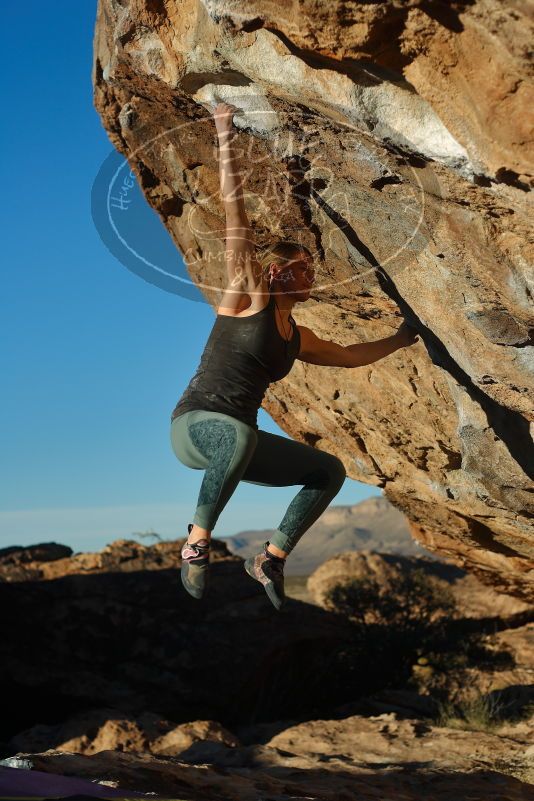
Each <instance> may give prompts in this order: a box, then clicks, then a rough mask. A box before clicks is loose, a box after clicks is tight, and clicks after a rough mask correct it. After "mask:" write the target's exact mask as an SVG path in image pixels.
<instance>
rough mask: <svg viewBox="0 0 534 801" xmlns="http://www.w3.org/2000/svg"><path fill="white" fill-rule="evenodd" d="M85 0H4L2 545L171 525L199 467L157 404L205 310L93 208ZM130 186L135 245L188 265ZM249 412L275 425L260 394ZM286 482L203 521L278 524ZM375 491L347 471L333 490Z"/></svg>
mask: <svg viewBox="0 0 534 801" xmlns="http://www.w3.org/2000/svg"><path fill="white" fill-rule="evenodd" d="M95 10H96V3H94V2H92V1H91V2H88V0H83V2H77V3H71V2H67V1H66V0H61V1H58V2H54V3H40V2H36V0H33V2H30V3H29V5H28V4H26V5H25V6H24V9H22V7H21V6H20V5H18V4H12V3H9V4H6V5H5V6H4V7H3V21H4V27H5V30H8V31H9V37H7V38H6V39H5V41H4V43H3V47H2V51H1V56H0V58H1V59H2V61H3V62H4V63H3V73H2V74H3V75H4V82H3V95H4V97H3V104H2V105H3V110H4V120H3V126H2V134H1V135H2V137H3V139H4V141H3V143H2V144H3V146H2V152H3V154H4V165H3V177H4V181H3V192H2V205H3V209H2V219H3V221H4V234H3V250H4V254H5V262H4V270H3V276H4V277H3V281H2V284H3V286H2V290H3V291H2V300H1V320H2V326H3V333H2V352H1V354H2V373H3V376H4V390H3V393H2V400H3V413H2V416H1V423H0V426H1V429H0V430H1V444H2V463H1V474H0V486H1V488H2V492H1V497H0V547H6V546H8V545H17V544H18V545H29V544H32V543H37V542H44V541H55V542H61V543H64V544H66V545H70V547H72V548H73V549H74V550H75V551H81V550H87V551H94V550H98V549H100V548H102V547H103V546H104V545H105V544H107V543H109V542H111V541H113V540H115V539H118V538H119V537H131V536H132V534H133V532H143V531H147V530H153V531H156V532H158V533H159V534H160V535H161V536H162V537H165V538H172V537H180V536H184V534H185V529H186V524H187V522H189V521H190V520H191V517H192V513H193V511H194V500H195V499H196V497H197V494H198V490H199V488H200V483H201V481H202V476H203V473H202V472H201V471H193V470H189V469H187V468H186V467H185V466H184V465H182V464H181V463H180V462H179V461H178V460H177V459H176V457H175V456H174V454H173V452H172V451H171V448H170V442H169V417H170V413H171V411H172V409H173V407H174V405H175V403H176V401H177V399H178V397H179V396H180V394H181V393H182V391H183V389H184V388H185V386H186V384H187V382H188V381H189V379H190V377H191V376H192V374H193V373H194V371H195V369H196V367H197V364H198V361H199V359H200V355H201V353H202V350H203V347H204V344H205V341H206V339H207V337H208V335H209V331H210V329H211V326H212V325H213V320H214V311H213V310H212V308H211V307H210V306H209V305H208V304H207V303H205V302H204V301H203V299H202V296H201V294H200V293H199V292H198V290H196V289H192V290H191V291H187V292H185V294H187V295H188V297H184V296H183V293H182V294H178V293H176V292H173V291H168V290H165V289H164V288H162V287H161V286H159V285H157V284H156V283H153V282H151V280H150V279H148V280H147V278H146V276H145V277H143V274H142V271H141V275H139V274H136V272H134V271H133V269H131V268H130V269H129V267H128V266H125V264H123V263H122V262H121V260H120V258H117V256H116V255H114V254H113V253H111V252H110V250H109V249H108V247H107V246H106V244H105V243H104V242H103V241H102V232H101V231H99V230H98V227H97V224H95V221H94V219H93V215H92V205H91V196H92V191H93V186H94V184H95V180H96V178H97V175H98V174H99V171H101V168H102V165H104V166H105V165H106V164H110V163H118V160H120V158H119V157H118V156H116V155H113V147H112V145H111V143H110V141H109V139H108V137H107V134H106V132H105V131H104V129H103V127H102V124H101V122H100V119H99V117H98V115H97V113H96V111H95V109H94V106H93V99H92V85H91V67H92V45H93V32H94V21H95ZM137 193H138V195H137V201H138V204H137V205H138V212H139V213H140V215H141V218H142V219H143V228H142V231H143V233H144V234H145V235H146V233H147V232H149V233H150V237H149V239H150V244H149V246H147V248H148V249H147V252H149V253H150V254H151V255H153V254H159V256H160V257H161V258H162V259H163V261H164V263H165V265H167V266H169V268H170V269H174V272H175V274H176V275H180V274H181V275H185V273H184V271H183V270H184V268H183V262H182V260H181V258H180V254H179V252H178V251H177V250H176V249H175V248H174V246H173V245H172V242H171V240H170V237H169V236H168V234H167V232H166V231H165V228H164V227H163V225H162V223H161V222H160V220H159V217H157V215H155V214H154V213H153V212H152V211H151V210H150V209H149V208H148V206H147V205H146V201H144V200H142V198H140V197H139V192H138V190H137ZM141 200H142V202H143V203H144V204H145V207H144V209H142V210H140V208H139V203H140V201H141ZM133 227H134V228H136V226H135V225H134V226H133ZM104 238H105V237H104ZM325 369H327V368H325ZM258 424H259V426H260V428H263V429H264V430H267V431H271V432H274V433H277V434H280V435H283V436H286V435H285V433H284V432H283V431H282V430H281V429H280V428H279V427H278V426H277V425H276V423H274V421H273V420H272V419H271V418H270V417H269V416H268V415H267V414H266V413H265V412H264V411H263V410H261V409H260V412H259V416H258ZM298 489H299V488H298V487H288V488H273V489H268V488H262V487H255V486H253V485H247V484H244V483H241V484H240V485H239V486H238V488H237V490H236V491H235V493H234V495H233V496H232V498H231V500H230V501H229V503H228V505H227V506H226V508H225V510H224V511H223V513H222V514H221V516H220V518H219V522H218V524H217V528H216V530H215V532H214V533H215V535H216V536H231V535H232V534H234V533H237V532H238V531H240V530H243V529H246V528H271V527H272V528H274V527H276V526H277V525H278V523H279V522H280V519H281V517H282V515H283V513H284V510H285V508H286V507H287V505H288V503H289V502H290V500H291V498H292V497H293V495H294V494H295V493H296V492H297V491H298ZM381 494H382V492H381V490H379V489H377V488H375V487H370V486H366V485H363V484H359V483H358V482H355V481H352V480H351V479H348V478H347V480H346V481H345V485H344V487H343V488H342V490H341V492H340V493H339V494H338V496H337V497H336V499H335V501H334V503H335V504H336V505H337V504H351V503H357V502H358V501H359V500H362V499H363V498H365V497H369V496H370V495H381Z"/></svg>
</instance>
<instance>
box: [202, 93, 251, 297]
mask: <svg viewBox="0 0 534 801" xmlns="http://www.w3.org/2000/svg"><path fill="white" fill-rule="evenodd" d="M236 111H238V109H237V108H236V107H235V106H233V105H232V104H230V103H218V104H217V106H216V107H215V109H214V112H213V117H214V120H215V127H216V128H217V136H218V139H219V173H220V181H221V195H222V199H223V203H224V211H225V216H226V248H225V258H226V269H227V273H228V283H227V290H230V291H235V292H236V293H237V295H238V296H239V295H240V294H242V293H244V292H247V293H250V292H252V291H254V290H255V289H256V290H257V289H258V287H259V285H260V282H261V265H260V264H259V262H258V261H257V259H256V243H255V239H254V233H253V231H252V228H251V226H250V223H249V221H248V218H247V214H246V211H245V202H244V199H243V182H244V176H243V175H242V173H241V171H240V169H239V166H238V164H237V158H236V154H235V150H234V144H233V142H234V140H235V138H236V131H235V129H234V128H233V126H232V115H233V114H235V112H236Z"/></svg>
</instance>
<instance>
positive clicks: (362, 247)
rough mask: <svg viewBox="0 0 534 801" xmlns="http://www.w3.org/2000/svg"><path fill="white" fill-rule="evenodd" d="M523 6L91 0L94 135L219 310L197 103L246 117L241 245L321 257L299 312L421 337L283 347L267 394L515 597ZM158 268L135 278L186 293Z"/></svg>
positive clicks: (529, 539) (519, 553) (521, 499)
mask: <svg viewBox="0 0 534 801" xmlns="http://www.w3.org/2000/svg"><path fill="white" fill-rule="evenodd" d="M527 11H528V9H527V5H526V4H525V3H522V2H514V3H513V4H503V3H502V2H499V0H472V1H470V2H455V3H450V4H449V3H438V2H428V0H413V2H410V3H403V2H399V0H383V1H382V2H375V3H357V2H354V3H346V2H341V0H333V2H331V3H328V4H326V3H319V4H318V3H316V2H315V0H302V2H299V3H298V4H297V5H294V6H293V5H288V4H279V5H276V4H273V3H269V4H265V3H263V2H260V0H252V2H247V3H245V2H239V0H237V1H236V2H233V3H231V4H228V3H226V2H223V0H210V2H200V0H185V2H180V3H178V2H176V0H168V2H165V3H163V2H154V1H153V0H131V2H129V3H118V2H116V1H115V0H100V2H99V5H98V12H97V22H96V28H95V39H94V67H93V82H94V102H95V106H96V109H97V111H98V113H99V114H100V116H101V118H102V122H103V125H104V127H105V128H106V130H107V132H108V134H109V137H110V140H111V141H112V143H113V145H114V146H115V147H116V148H117V150H118V151H120V153H122V154H123V155H124V156H126V157H127V159H128V161H129V163H130V165H131V167H132V170H133V172H134V174H135V175H136V176H137V179H138V182H139V184H140V186H141V187H142V190H143V191H144V194H145V196H146V199H147V201H148V203H149V204H150V205H151V206H152V207H153V208H154V209H155V210H156V211H157V212H158V214H159V216H160V218H161V220H162V222H163V224H164V225H165V226H166V228H167V231H168V232H169V234H170V236H171V237H172V240H173V241H174V242H175V243H176V245H177V247H178V248H179V249H180V251H181V252H182V253H183V254H184V258H185V262H186V264H187V268H188V273H189V276H188V277H189V280H190V281H192V282H194V283H195V284H198V285H199V287H200V288H201V290H202V292H203V294H204V297H205V300H206V301H207V302H209V303H210V304H212V305H213V306H214V307H215V306H216V305H217V304H218V301H219V299H220V297H221V291H222V289H223V285H224V283H225V268H224V227H225V226H224V210H223V203H222V200H221V197H220V193H219V178H218V166H219V165H218V159H217V142H216V136H215V128H214V125H213V120H212V119H211V115H210V113H209V111H208V109H209V104H210V102H212V101H213V100H214V99H217V98H220V99H225V100H229V101H230V102H233V103H235V104H236V105H237V106H238V107H239V108H240V109H241V111H240V112H239V113H238V114H236V115H235V117H234V122H235V125H236V127H237V129H238V140H237V142H238V145H239V147H240V153H241V159H240V165H241V166H242V169H243V170H246V176H245V178H246V180H245V193H246V197H245V205H246V208H247V212H248V214H249V217H250V220H251V223H252V225H253V227H254V231H255V235H256V240H257V243H258V244H259V245H263V244H267V243H269V242H272V241H274V240H277V239H280V238H287V237H290V238H292V239H295V238H297V239H299V240H300V241H302V242H303V243H304V244H306V245H307V246H308V247H309V248H310V249H311V250H312V252H313V254H314V259H315V265H316V284H315V287H314V290H313V293H312V296H311V297H310V299H309V300H308V301H306V302H305V303H303V304H302V305H299V306H298V307H297V308H295V309H294V316H295V319H296V321H297V323H300V324H305V325H307V326H310V327H311V328H312V329H313V330H314V331H315V332H316V333H317V334H318V335H319V336H320V337H322V338H326V339H333V340H335V341H336V342H339V343H341V344H343V345H348V344H353V343H361V342H366V341H369V340H375V339H379V338H382V337H385V336H389V335H391V334H393V333H394V331H396V329H397V327H398V325H399V323H400V321H401V319H402V318H403V317H404V318H405V319H406V320H407V321H408V322H409V323H411V325H413V326H414V327H415V328H416V329H417V331H418V333H419V335H420V340H419V342H418V343H417V344H416V345H414V346H411V347H410V348H407V349H402V350H400V351H397V352H395V353H394V354H390V355H389V356H388V357H387V358H385V359H382V360H380V361H379V362H378V363H373V364H371V365H367V366H362V367H359V368H349V369H346V368H332V367H323V366H316V365H310V364H306V363H303V362H298V361H297V363H296V365H295V367H294V369H293V370H292V371H291V373H290V374H289V375H288V376H287V377H286V378H285V379H283V380H282V381H280V382H277V383H275V384H274V385H272V386H271V387H270V388H269V390H268V392H267V394H266V397H265V400H264V404H263V406H264V408H265V409H266V411H268V412H269V414H271V415H272V417H273V418H274V419H275V420H276V422H277V423H278V424H279V425H280V426H281V427H282V428H283V429H284V430H285V431H286V432H287V433H288V434H289V435H291V436H292V437H294V438H295V439H296V440H299V441H302V442H308V443H310V444H313V445H314V446H315V447H317V448H320V449H323V450H326V451H329V452H331V453H334V454H336V455H337V456H339V457H340V458H341V459H342V461H343V462H344V464H345V466H346V469H347V473H348V475H349V476H350V477H351V478H353V479H357V480H359V481H363V482H366V483H368V484H372V485H375V486H380V487H383V488H384V490H385V493H386V495H387V497H388V498H389V499H390V500H391V501H392V502H393V503H394V504H395V505H396V506H397V507H398V508H399V509H401V510H402V511H403V512H405V514H406V515H407V517H408V518H409V520H410V521H411V528H412V534H413V535H414V537H416V538H417V540H418V541H419V542H420V543H421V544H422V545H424V546H425V547H426V548H427V549H429V550H434V551H436V552H438V553H441V554H445V555H447V556H448V557H450V558H452V559H455V560H456V561H457V562H458V563H459V564H460V565H462V566H463V567H465V568H466V569H468V570H472V571H474V572H475V573H476V574H477V575H478V576H479V577H480V578H481V580H483V581H485V582H487V583H490V584H492V585H493V586H494V587H495V588H497V589H499V590H501V591H503V592H509V593H510V594H515V595H517V596H519V597H523V598H527V597H531V595H532V585H533V579H534V562H533V556H534V537H533V534H534V531H533V527H532V512H533V511H534V501H533V495H532V489H533V485H532V479H533V478H534V455H533V454H534V447H533V442H532V437H531V434H530V428H529V427H530V424H531V423H532V421H533V420H534V412H533V403H532V390H533V388H534V364H533V352H534V314H533V305H532V298H533V295H532V291H533V290H532V273H531V267H530V266H529V256H530V255H531V250H530V249H529V242H530V241H531V240H530V239H529V232H530V222H529V214H530V215H531V210H530V206H529V199H530V196H531V195H530V189H531V184H532V175H533V174H534V171H533V166H532V160H531V155H532V151H531V150H530V151H529V150H528V149H527V147H526V143H527V141H528V135H529V134H528V131H529V130H530V128H531V126H532V116H531V111H532V108H533V107H534V103H533V102H532V85H531V83H529V80H528V77H529V66H528V51H529V43H530V42H531V41H532V23H531V20H530V19H529V17H528V14H527ZM106 196H107V195H106ZM103 201H104V198H102V202H103ZM143 270H145V272H143V273H142V274H143V275H144V276H145V277H146V276H147V272H146V265H145V266H143ZM171 278H172V276H169V275H168V274H167V275H166V276H165V282H166V283H163V280H164V279H163V277H162V275H161V271H160V274H159V277H158V276H156V273H154V274H151V275H150V277H149V280H152V281H153V282H155V283H157V282H158V281H161V284H160V285H161V286H164V287H165V288H166V289H169V291H175V292H177V293H179V294H186V291H185V289H183V287H184V284H180V283H179V282H178V281H177V280H176V281H174V282H173V281H172V280H171ZM182 280H183V279H182ZM170 411H171V410H169V414H170Z"/></svg>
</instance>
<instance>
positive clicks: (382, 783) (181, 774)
mask: <svg viewBox="0 0 534 801" xmlns="http://www.w3.org/2000/svg"><path fill="white" fill-rule="evenodd" d="M524 735H525V732H524V730H522V731H519V730H518V731H517V732H513V733H511V735H510V736H509V737H499V736H496V735H494V734H489V733H485V732H474V731H457V730H455V729H450V728H445V727H443V728H439V727H436V726H431V725H428V724H426V723H425V722H423V721H421V720H409V719H408V720H398V719H397V718H396V716H395V715H394V714H392V713H390V714H383V715H378V716H374V717H370V718H364V717H360V716H357V715H353V716H351V717H348V718H345V719H343V720H314V721H310V722H308V723H301V724H299V725H297V726H293V727H290V728H286V729H284V730H283V731H281V732H280V733H279V734H276V735H275V736H274V737H273V738H272V739H271V740H270V741H269V742H267V743H266V744H265V745H250V746H241V747H230V748H229V747H227V746H225V745H223V744H215V743H207V742H204V743H197V750H196V752H195V751H193V748H195V746H193V748H192V749H191V751H190V752H189V755H186V754H185V753H182V754H181V755H180V756H179V757H174V758H169V757H166V756H164V755H159V756H158V757H157V758H155V757H154V756H153V755H152V754H150V753H149V752H147V751H144V752H141V751H138V752H133V753H131V752H130V753H128V752H125V753H121V752H120V751H112V750H108V751H101V752H100V753H98V754H94V755H92V756H86V755H82V754H76V753H62V752H58V751H54V750H50V751H47V752H46V753H44V754H31V753H30V754H28V753H19V754H18V755H17V756H18V758H19V759H25V760H27V763H29V764H30V765H32V766H33V768H34V769H35V770H38V771H47V772H51V773H58V774H61V775H67V776H80V777H87V778H91V779H92V780H93V781H102V782H103V783H104V784H105V786H108V787H114V788H120V789H123V790H128V789H130V790H138V791H144V792H147V793H148V792H156V793H163V794H165V797H166V798H168V797H169V796H170V797H172V798H180V799H182V798H183V799H186V798H200V797H201V798H202V799H203V801H251V799H256V798H273V799H274V798H276V799H278V801H286V799H287V801H290V799H296V798H299V799H300V798H306V799H309V801H353V799H355V798H357V799H358V801H371V800H373V801H374V799H377V798H380V799H386V798H387V799H389V798H395V799H396V801H420V799H421V798H423V797H424V798H425V799H428V801H438V800H439V801H458V799H460V798H473V799H479V798H480V799H482V798H484V799H487V801H526V799H527V798H528V797H529V793H531V790H532V788H531V783H532V782H533V781H534V772H533V746H532V741H531V740H529V739H527V738H526V737H525V736H524ZM0 778H1V776H0Z"/></svg>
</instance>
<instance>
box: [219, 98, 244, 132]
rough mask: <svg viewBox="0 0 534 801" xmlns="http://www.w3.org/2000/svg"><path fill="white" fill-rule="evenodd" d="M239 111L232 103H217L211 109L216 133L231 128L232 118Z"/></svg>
mask: <svg viewBox="0 0 534 801" xmlns="http://www.w3.org/2000/svg"><path fill="white" fill-rule="evenodd" d="M237 111H239V109H238V108H237V106H234V105H232V103H224V102H220V103H217V105H216V106H215V108H214V109H213V119H214V120H215V126H216V128H217V130H218V131H229V130H230V129H231V128H232V117H233V115H234V114H235V113H236V112H237Z"/></svg>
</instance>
